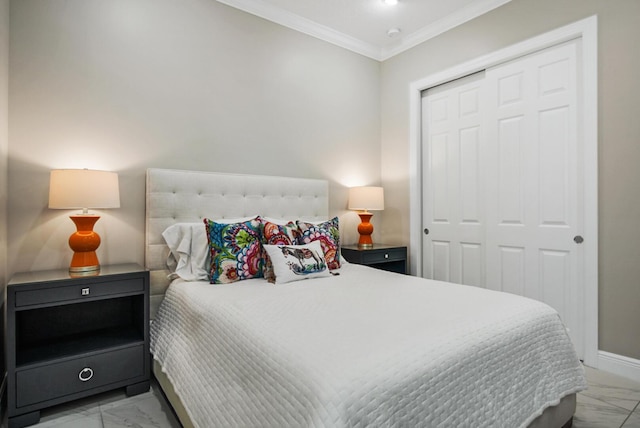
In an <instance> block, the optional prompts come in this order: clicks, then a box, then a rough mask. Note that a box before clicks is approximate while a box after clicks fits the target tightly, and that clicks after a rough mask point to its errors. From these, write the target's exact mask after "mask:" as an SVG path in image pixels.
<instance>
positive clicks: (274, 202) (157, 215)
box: [145, 168, 329, 318]
mask: <svg viewBox="0 0 640 428" xmlns="http://www.w3.org/2000/svg"><path fill="white" fill-rule="evenodd" d="M328 214H329V185H328V182H327V181H326V180H315V179H308V178H291V177H274V176H260V175H240V174H224V173H216V172H202V171H180V170H170V169H155V168H151V169H148V170H147V192H146V216H145V227H146V233H145V267H146V268H147V269H148V270H149V271H150V276H151V314H152V315H151V316H152V318H153V316H154V314H155V312H156V310H157V307H158V305H159V304H160V302H161V301H162V298H163V296H164V292H165V291H166V289H167V287H168V285H169V280H168V278H167V275H168V274H169V272H168V270H167V265H166V261H167V256H168V255H169V248H168V247H167V246H166V244H165V242H164V239H163V238H162V232H163V231H164V230H165V229H166V228H167V227H169V226H170V225H172V224H175V223H194V222H199V221H202V219H204V218H211V219H221V218H238V217H247V216H252V215H262V216H266V217H273V218H281V219H301V220H308V221H318V220H326V219H327V217H328Z"/></svg>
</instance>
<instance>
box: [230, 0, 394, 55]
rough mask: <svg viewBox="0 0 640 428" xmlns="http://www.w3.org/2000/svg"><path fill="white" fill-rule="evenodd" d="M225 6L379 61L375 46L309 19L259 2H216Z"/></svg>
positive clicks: (235, 0)
mask: <svg viewBox="0 0 640 428" xmlns="http://www.w3.org/2000/svg"><path fill="white" fill-rule="evenodd" d="M218 1H219V2H220V3H224V4H226V5H227V6H231V7H235V8H236V9H240V10H242V11H244V12H247V13H250V14H252V15H256V16H259V17H260V18H264V19H266V20H268V21H271V22H275V23H276V24H280V25H282V26H285V27H288V28H291V29H293V30H296V31H299V32H301V33H304V34H307V35H309V36H312V37H315V38H317V39H320V40H323V41H325V42H329V43H332V44H334V45H336V46H340V47H342V48H345V49H348V50H350V51H353V52H355V53H359V54H360V55H364V56H366V57H369V58H373V59H375V60H377V61H380V59H381V52H380V48H379V47H378V46H376V45H372V44H370V43H366V42H363V41H362V40H359V39H356V38H355V37H351V36H349V35H347V34H344V33H341V32H340V31H336V30H334V29H332V28H329V27H327V26H325V25H322V24H318V23H317V22H314V21H311V20H310V19H307V18H303V17H302V16H300V15H297V14H295V13H292V12H289V11H287V10H284V9H282V8H279V7H276V6H273V5H272V4H269V3H265V2H263V1H261V0H218Z"/></svg>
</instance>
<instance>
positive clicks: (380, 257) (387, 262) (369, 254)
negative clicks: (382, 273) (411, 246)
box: [341, 244, 407, 274]
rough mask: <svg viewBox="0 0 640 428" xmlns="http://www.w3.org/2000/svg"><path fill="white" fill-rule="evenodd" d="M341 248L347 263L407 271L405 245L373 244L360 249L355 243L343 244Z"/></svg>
mask: <svg viewBox="0 0 640 428" xmlns="http://www.w3.org/2000/svg"><path fill="white" fill-rule="evenodd" d="M341 250H342V255H343V256H344V258H345V259H346V260H347V261H348V262H349V263H356V264H359V265H366V266H371V267H374V268H377V269H382V270H388V271H391V272H397V273H402V274H406V273H407V247H402V246H397V245H384V244H374V245H373V248H367V249H361V248H358V246H357V245H345V246H343V247H342V248H341Z"/></svg>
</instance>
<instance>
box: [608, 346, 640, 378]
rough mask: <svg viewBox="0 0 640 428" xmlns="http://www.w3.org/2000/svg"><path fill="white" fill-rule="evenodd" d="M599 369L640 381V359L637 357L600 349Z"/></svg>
mask: <svg viewBox="0 0 640 428" xmlns="http://www.w3.org/2000/svg"><path fill="white" fill-rule="evenodd" d="M598 370H604V371H605V372H609V373H613V374H615V375H618V376H622V377H625V378H627V379H631V380H633V381H636V382H640V360H636V359H635V358H629V357H625V356H622V355H617V354H612V353H611V352H606V351H598Z"/></svg>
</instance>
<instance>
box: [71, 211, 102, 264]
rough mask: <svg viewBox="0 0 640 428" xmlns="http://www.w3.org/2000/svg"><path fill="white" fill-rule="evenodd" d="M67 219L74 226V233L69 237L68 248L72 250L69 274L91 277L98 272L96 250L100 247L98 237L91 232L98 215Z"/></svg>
mask: <svg viewBox="0 0 640 428" xmlns="http://www.w3.org/2000/svg"><path fill="white" fill-rule="evenodd" d="M69 218H70V219H71V220H72V221H73V222H74V223H75V225H76V229H77V230H76V232H75V233H74V234H72V235H71V236H70V237H69V247H71V249H72V250H73V257H72V258H71V265H70V266H69V272H70V273H72V274H76V275H93V274H96V273H98V271H99V270H100V263H99V262H98V256H97V254H96V250H97V249H98V247H99V246H100V235H98V234H97V233H96V232H94V231H93V225H94V224H96V222H97V221H98V220H99V219H100V216H99V215H88V214H85V215H72V216H69Z"/></svg>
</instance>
